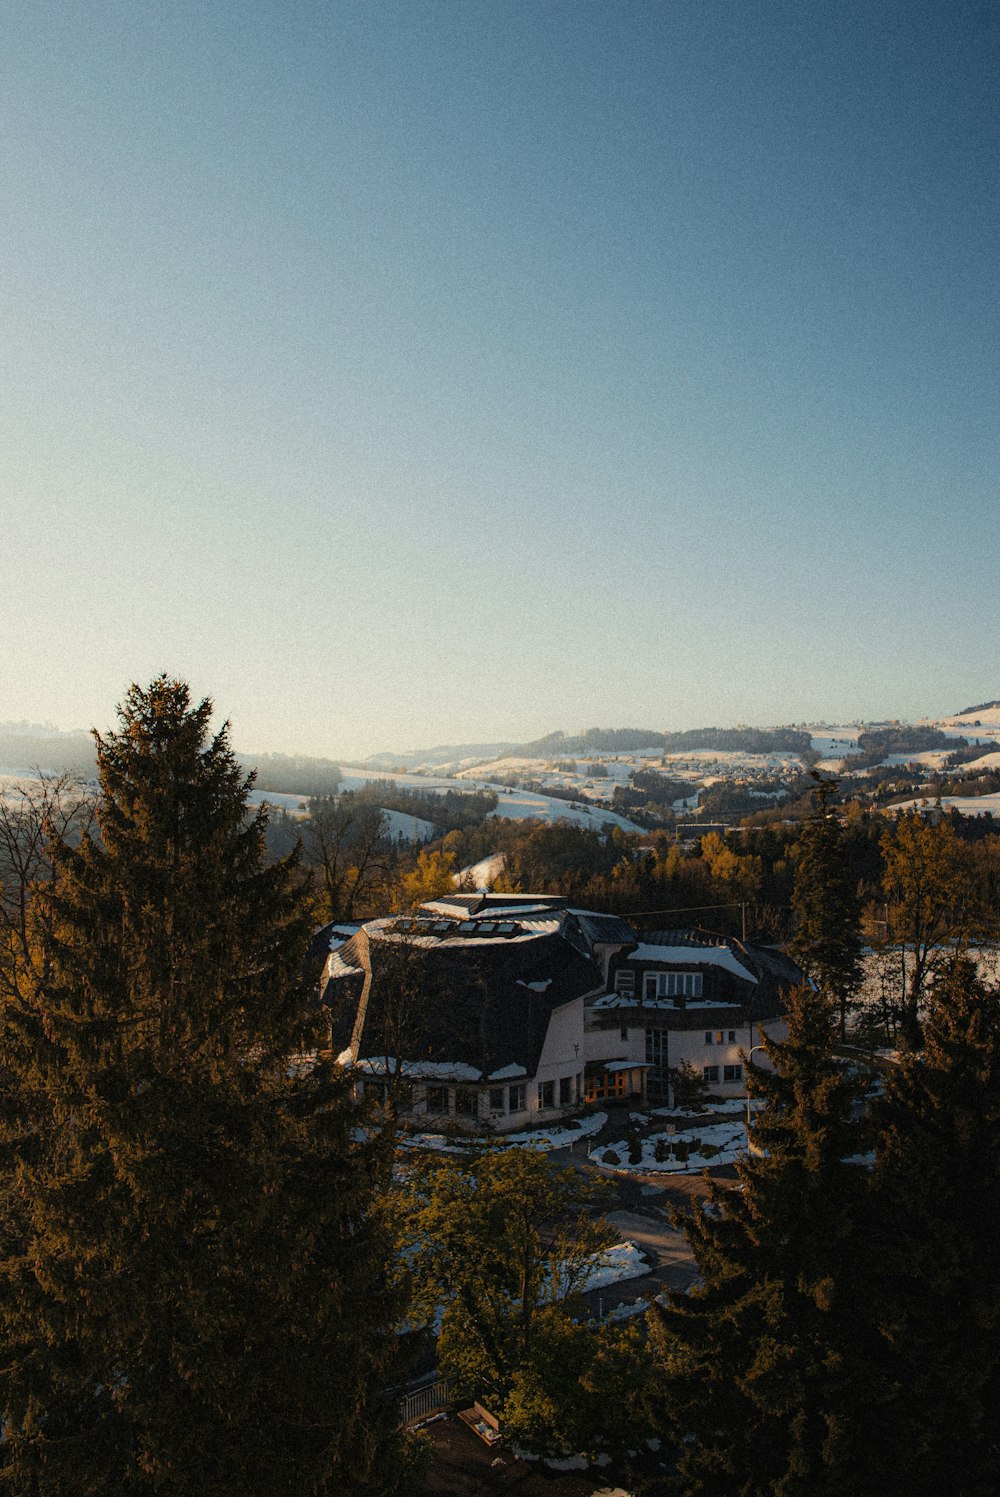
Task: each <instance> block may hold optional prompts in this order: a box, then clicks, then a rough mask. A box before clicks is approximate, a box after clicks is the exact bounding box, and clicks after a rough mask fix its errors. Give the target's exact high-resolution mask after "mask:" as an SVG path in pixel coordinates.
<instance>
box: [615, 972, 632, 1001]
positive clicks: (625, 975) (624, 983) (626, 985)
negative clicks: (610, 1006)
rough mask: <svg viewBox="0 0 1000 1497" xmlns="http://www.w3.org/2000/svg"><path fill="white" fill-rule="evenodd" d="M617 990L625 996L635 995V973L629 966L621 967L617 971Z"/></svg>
mask: <svg viewBox="0 0 1000 1497" xmlns="http://www.w3.org/2000/svg"><path fill="white" fill-rule="evenodd" d="M615 992H616V993H621V995H622V997H624V998H632V997H634V996H635V973H634V972H630V971H629V970H628V968H627V967H619V969H618V971H617V972H616V973H615Z"/></svg>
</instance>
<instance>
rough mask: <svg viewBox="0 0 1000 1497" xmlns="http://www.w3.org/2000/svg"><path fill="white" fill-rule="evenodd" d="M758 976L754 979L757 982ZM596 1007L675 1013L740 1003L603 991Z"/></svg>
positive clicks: (596, 1001)
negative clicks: (666, 1010) (641, 996)
mask: <svg viewBox="0 0 1000 1497" xmlns="http://www.w3.org/2000/svg"><path fill="white" fill-rule="evenodd" d="M756 980H757V979H756V978H753V979H752V981H754V982H756ZM593 1006H594V1008H641V1009H652V1008H663V1009H670V1010H671V1011H673V1012H674V1013H682V1012H683V1013H690V1012H691V1010H692V1009H699V1008H705V1009H724V1008H725V1009H735V1008H739V1004H738V1003H737V1002H736V1000H735V999H733V998H683V999H682V998H640V997H639V996H638V995H637V994H633V993H602V994H601V996H600V998H597V999H595V1000H594V1005H593Z"/></svg>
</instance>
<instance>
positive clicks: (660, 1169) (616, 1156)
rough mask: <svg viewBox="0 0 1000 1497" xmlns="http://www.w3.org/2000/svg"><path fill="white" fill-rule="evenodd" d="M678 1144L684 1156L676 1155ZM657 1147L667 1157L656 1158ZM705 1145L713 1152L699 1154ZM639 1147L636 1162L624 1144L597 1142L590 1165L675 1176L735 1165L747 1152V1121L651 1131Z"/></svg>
mask: <svg viewBox="0 0 1000 1497" xmlns="http://www.w3.org/2000/svg"><path fill="white" fill-rule="evenodd" d="M678 1145H680V1146H681V1154H682V1156H683V1153H684V1151H685V1149H686V1151H687V1158H684V1157H681V1158H678V1157H677V1148H678ZM657 1146H660V1152H661V1154H667V1155H668V1157H666V1158H662V1159H657V1157H656V1150H657ZM706 1147H707V1148H708V1149H710V1150H712V1151H713V1152H711V1153H708V1154H705V1153H702V1152H701V1151H702V1150H703V1149H705V1148H706ZM640 1148H641V1151H642V1152H641V1157H640V1158H639V1159H638V1160H637V1161H636V1162H635V1163H633V1162H632V1161H631V1160H630V1159H629V1149H628V1145H627V1144H626V1143H619V1144H600V1145H598V1147H597V1148H596V1149H591V1151H590V1153H589V1155H588V1158H589V1159H590V1161H591V1163H592V1164H596V1165H601V1166H604V1167H605V1168H608V1169H613V1170H618V1171H622V1172H628V1173H631V1174H636V1175H652V1174H664V1175H677V1174H685V1173H687V1172H688V1171H690V1170H702V1169H705V1168H707V1167H712V1168H714V1167H715V1166H716V1165H720V1164H735V1163H736V1161H737V1160H738V1159H742V1158H743V1156H744V1155H745V1154H746V1151H747V1130H746V1123H744V1122H741V1123H708V1124H707V1125H706V1126H705V1127H703V1128H699V1127H697V1126H695V1127H692V1128H690V1129H683V1130H678V1132H676V1133H652V1134H650V1135H649V1136H648V1137H647V1138H644V1139H642V1140H641V1141H640ZM609 1154H610V1155H611V1158H610V1160H609V1159H608V1155H609ZM616 1161H617V1162H616Z"/></svg>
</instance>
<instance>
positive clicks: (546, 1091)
mask: <svg viewBox="0 0 1000 1497" xmlns="http://www.w3.org/2000/svg"><path fill="white" fill-rule="evenodd" d="M555 1105H556V1084H555V1082H554V1081H540V1082H539V1083H538V1106H539V1107H540V1108H541V1109H542V1110H543V1111H544V1110H545V1108H547V1107H555Z"/></svg>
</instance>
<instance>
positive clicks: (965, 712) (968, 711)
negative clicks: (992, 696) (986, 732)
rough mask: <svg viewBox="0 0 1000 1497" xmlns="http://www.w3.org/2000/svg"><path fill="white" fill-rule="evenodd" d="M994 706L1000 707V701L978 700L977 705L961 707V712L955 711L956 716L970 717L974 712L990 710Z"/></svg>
mask: <svg viewBox="0 0 1000 1497" xmlns="http://www.w3.org/2000/svg"><path fill="white" fill-rule="evenodd" d="M994 707H1000V702H980V703H979V705H978V707H963V708H962V710H961V712H956V713H955V716H956V717H971V716H972V715H973V713H975V712H992V710H993V708H994Z"/></svg>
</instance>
